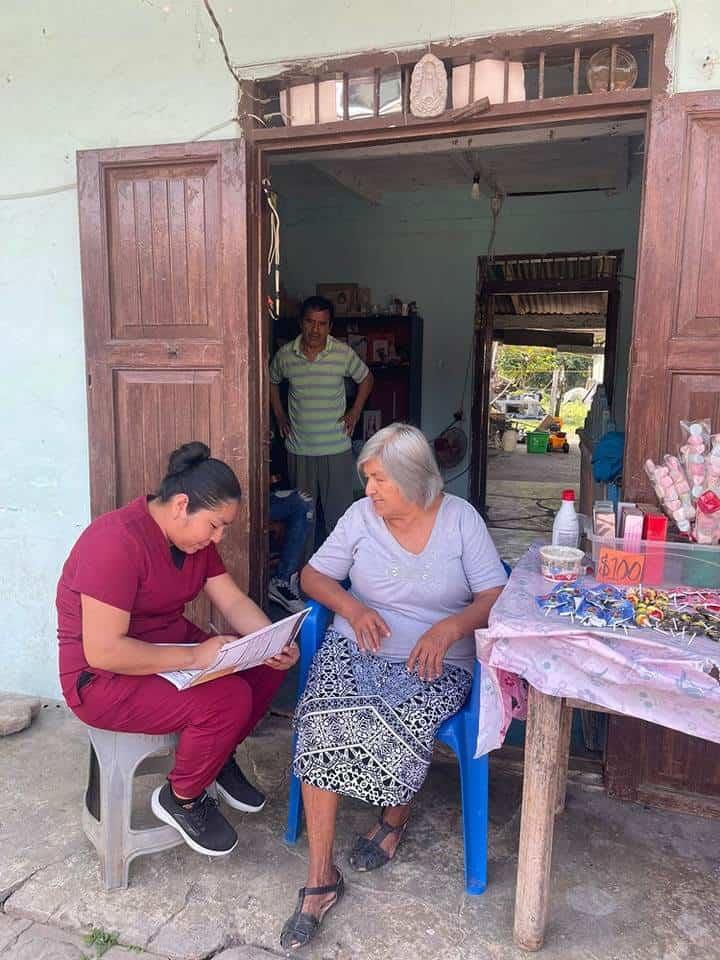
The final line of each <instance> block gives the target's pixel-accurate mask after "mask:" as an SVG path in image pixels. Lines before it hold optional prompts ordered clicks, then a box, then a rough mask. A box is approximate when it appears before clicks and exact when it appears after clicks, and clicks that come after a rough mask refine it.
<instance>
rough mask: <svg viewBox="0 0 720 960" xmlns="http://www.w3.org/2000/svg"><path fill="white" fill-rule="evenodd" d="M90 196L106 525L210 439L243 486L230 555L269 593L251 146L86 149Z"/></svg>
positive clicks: (97, 443)
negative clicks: (191, 445) (177, 456)
mask: <svg viewBox="0 0 720 960" xmlns="http://www.w3.org/2000/svg"><path fill="white" fill-rule="evenodd" d="M78 187H79V203H80V250H81V261H82V283H83V310H84V319H85V343H86V357H87V395H88V433H89V443H90V492H91V507H92V513H93V516H97V515H98V514H101V513H104V512H106V511H108V510H112V509H114V508H116V507H118V506H121V505H122V504H125V503H127V502H128V501H129V500H131V499H132V498H133V497H136V496H138V495H139V494H142V493H147V492H152V491H153V490H154V489H155V487H156V485H157V483H158V480H159V479H160V478H161V477H162V476H163V474H164V472H165V467H166V464H167V459H168V454H169V453H170V452H171V451H172V450H173V449H174V448H175V447H177V446H178V445H179V444H181V443H184V442H187V441H189V440H202V441H204V442H205V443H207V444H208V445H209V446H210V449H211V451H212V454H213V456H216V457H218V458H220V459H222V460H225V461H226V462H227V463H228V464H229V465H230V466H231V467H232V468H233V470H234V471H235V472H236V474H237V476H238V478H239V480H240V484H241V486H242V490H243V498H242V502H241V507H240V513H239V517H238V519H237V521H236V522H235V524H233V527H232V529H231V532H230V533H229V535H228V536H227V540H226V542H225V543H224V544H223V546H222V553H223V557H224V559H225V561H226V563H227V565H228V568H229V570H230V571H231V572H232V574H233V575H234V576H235V577H236V579H237V581H238V582H239V584H240V585H241V587H242V588H243V589H245V590H249V591H250V592H253V593H256V594H257V588H258V587H259V585H260V577H261V571H262V569H263V563H262V559H263V556H264V553H263V545H264V544H263V538H262V536H260V535H258V534H259V533H260V531H261V530H262V526H261V527H260V531H258V530H257V529H256V524H257V518H258V517H260V518H262V517H263V516H264V512H265V511H264V510H263V509H262V506H263V505H262V503H261V502H260V497H261V496H262V493H261V491H262V489H263V483H262V480H263V459H264V458H263V447H262V433H261V424H262V423H264V422H265V414H264V410H263V409H262V404H261V369H262V367H261V355H260V340H261V339H262V337H261V334H260V330H259V325H258V324H257V322H256V319H255V316H254V315H255V312H256V311H255V309H253V311H252V313H251V311H250V310H249V297H248V234H249V231H248V210H247V206H248V191H247V183H246V147H245V144H244V142H243V141H239V140H232V141H212V142H203V143H189V144H171V145H164V146H156V147H132V148H121V149H112V150H91V151H84V152H82V153H80V154H78ZM260 523H262V519H261V520H260ZM258 561H260V562H258ZM204 618H207V611H205V614H204ZM198 622H200V620H198ZM201 625H202V626H206V624H205V623H204V622H203V623H201Z"/></svg>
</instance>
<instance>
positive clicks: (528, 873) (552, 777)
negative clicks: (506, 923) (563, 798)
mask: <svg viewBox="0 0 720 960" xmlns="http://www.w3.org/2000/svg"><path fill="white" fill-rule="evenodd" d="M562 706H563V702H562V700H561V699H560V698H558V697H550V696H548V695H546V694H544V693H540V691H539V690H536V689H535V687H532V686H531V687H530V695H529V701H528V720H527V727H526V732H525V776H524V780H523V795H522V814H521V821H520V852H519V857H518V873H517V887H516V890H515V928H514V933H513V939H514V941H515V944H516V945H517V946H518V947H521V948H522V949H523V950H539V949H540V948H541V947H542V945H543V940H544V937H545V923H546V921H547V909H548V894H549V888H550V862H551V858H552V841H553V827H554V824H555V806H556V802H557V788H558V774H557V768H558V748H559V743H560V715H561V712H562Z"/></svg>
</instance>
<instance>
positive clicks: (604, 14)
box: [0, 0, 720, 696]
mask: <svg viewBox="0 0 720 960" xmlns="http://www.w3.org/2000/svg"><path fill="white" fill-rule="evenodd" d="M675 4H677V9H678V10H679V14H680V21H679V22H680V27H679V31H678V34H677V44H676V50H675V51H674V52H675V54H676V64H675V70H674V75H673V83H674V88H675V89H677V90H699V89H711V88H717V87H720V67H719V66H718V50H719V48H720V5H719V4H718V2H717V0H668V2H664V0H576V2H575V3H574V4H573V5H572V17H571V19H572V20H573V21H574V22H582V21H591V20H598V19H605V18H619V17H637V16H649V15H654V14H657V13H662V12H668V11H670V12H671V11H672V10H673V9H674V7H675ZM214 5H215V9H216V12H217V14H218V17H219V18H220V20H221V21H222V23H223V28H224V32H225V37H226V41H227V45H228V48H229V51H230V55H231V57H232V60H233V62H234V63H237V64H242V63H251V62H258V61H265V60H267V61H270V60H277V59H278V58H283V57H287V58H289V59H298V58H302V57H309V56H313V55H323V54H326V55H331V54H333V53H336V52H341V51H347V50H357V49H364V48H373V47H388V48H391V47H392V46H393V44H406V43H423V42H426V41H427V40H428V39H430V38H433V39H446V38H447V37H448V36H455V37H461V36H478V35H486V34H488V33H493V32H495V33H497V32H503V31H510V30H521V29H529V28H534V27H542V26H553V25H561V24H565V23H567V22H568V20H569V14H568V10H569V7H568V4H567V0H546V2H545V3H543V4H538V3H537V2H535V0H514V2H513V3H512V4H504V5H503V4H495V5H492V4H488V3H483V4H462V3H459V2H457V0H444V2H437V0H416V2H414V3H413V4H411V5H408V4H405V3H400V2H399V0H398V2H395V3H392V4H388V3H384V2H381V0H365V2H364V3H362V4H360V3H357V2H355V3H351V2H350V0H341V2H340V3H337V2H336V0H332V2H331V0H306V2H305V3H304V4H302V6H299V5H298V4H297V3H295V2H294V0H275V2H274V3H273V4H272V7H271V8H269V7H263V6H257V5H254V4H253V5H251V4H248V3H247V2H245V3H240V2H239V0H222V2H220V0H215V4H214ZM2 20H3V24H2V26H3V41H2V44H3V57H2V61H1V62H0V130H1V131H2V149H1V150H0V194H2V195H3V196H7V195H26V194H33V193H36V192H39V191H46V190H54V189H55V188H63V187H66V188H67V189H61V190H60V192H57V193H50V194H49V195H45V196H34V197H33V196H30V197H26V198H25V199H23V198H22V197H21V198H19V199H14V200H6V201H2V200H0V238H2V239H1V241H0V243H2V247H1V249H2V256H1V257H0V317H2V325H3V326H2V331H3V339H2V350H0V409H2V411H3V434H2V454H1V456H0V537H1V538H2V542H3V546H4V548H5V556H4V562H3V564H2V567H1V568H0V571H1V572H0V625H1V627H0V658H1V662H2V664H3V677H2V679H1V680H0V687H3V688H7V689H11V690H20V691H26V692H32V693H39V694H42V695H45V696H53V695H57V694H58V693H59V687H58V684H57V680H56V649H55V646H56V645H55V635H54V634H55V618H54V607H53V599H54V589H55V583H56V580H57V576H58V572H59V569H60V566H61V564H62V561H63V559H64V557H65V555H66V553H67V551H68V549H69V547H70V545H71V544H72V542H73V541H74V539H75V538H76V536H77V535H78V533H79V531H80V530H81V529H82V527H83V526H84V525H85V524H86V523H87V521H88V517H89V498H88V480H87V471H88V465H87V429H86V413H85V389H84V358H83V340H82V307H81V294H80V267H79V251H78V229H77V196H76V194H75V192H74V189H72V187H68V185H72V184H73V182H74V180H75V151H76V150H79V149H86V148H90V147H107V146H118V145H130V144H155V143H169V142H173V141H183V140H189V139H193V138H195V137H198V136H199V135H200V134H201V133H202V132H203V131H208V130H210V129H211V128H216V129H215V130H214V131H213V133H212V134H211V135H212V136H215V137H222V136H226V137H229V136H234V135H235V134H236V132H237V128H236V127H235V126H234V125H233V124H231V123H230V124H227V125H224V126H223V124H224V123H225V121H227V120H228V118H230V117H232V115H233V113H234V99H235V90H234V83H233V81H232V79H231V77H230V75H229V73H228V72H227V70H226V67H225V65H224V63H223V60H222V56H221V52H220V49H219V46H218V44H217V41H216V38H215V33H214V30H213V28H212V25H211V24H210V22H209V20H208V19H207V16H206V14H205V11H204V8H203V5H202V3H201V2H200V0H182V2H176V0H165V2H163V0H114V2H113V3H103V4H98V3H96V2H93V0H73V2H71V3H57V2H54V0H5V2H4V3H3V14H2ZM244 72H247V71H244Z"/></svg>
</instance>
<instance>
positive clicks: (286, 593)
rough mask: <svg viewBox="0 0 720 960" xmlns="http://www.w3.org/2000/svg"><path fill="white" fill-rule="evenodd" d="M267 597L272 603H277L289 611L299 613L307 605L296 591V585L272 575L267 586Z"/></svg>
mask: <svg viewBox="0 0 720 960" xmlns="http://www.w3.org/2000/svg"><path fill="white" fill-rule="evenodd" d="M268 597H269V598H270V599H271V600H272V601H273V603H279V604H280V606H281V607H285V609H286V610H287V611H289V612H290V613H300V611H301V610H304V609H305V607H306V606H307V603H305V601H304V600H303V599H302V597H301V596H300V594H299V593H298V591H297V587H295V586H293V584H292V583H288V581H287V580H279V579H278V578H277V577H273V578H272V580H271V581H270V584H269V586H268Z"/></svg>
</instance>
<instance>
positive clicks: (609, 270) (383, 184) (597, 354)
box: [269, 118, 644, 562]
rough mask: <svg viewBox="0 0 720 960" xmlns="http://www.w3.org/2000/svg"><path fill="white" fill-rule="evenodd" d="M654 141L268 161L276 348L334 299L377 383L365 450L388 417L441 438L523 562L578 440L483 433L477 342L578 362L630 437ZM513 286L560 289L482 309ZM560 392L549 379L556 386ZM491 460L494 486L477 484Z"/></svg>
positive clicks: (509, 134)
mask: <svg viewBox="0 0 720 960" xmlns="http://www.w3.org/2000/svg"><path fill="white" fill-rule="evenodd" d="M643 143H644V119H641V118H635V119H633V118H630V119H628V118H625V119H621V120H617V121H608V120H601V121H600V120H596V121H584V122H582V123H574V124H556V125H552V126H548V125H542V126H528V127H527V128H522V129H514V130H506V131H498V132H487V133H482V134H478V135H475V136H471V137H470V136H463V137H452V138H450V137H438V138H433V139H426V140H414V141H412V140H411V141H408V142H398V143H392V144H383V145H379V146H347V147H344V148H342V149H333V150H324V151H301V152H298V151H295V152H288V153H280V154H276V155H274V157H273V159H272V162H271V165H270V171H269V172H270V179H271V183H272V190H273V191H274V192H275V193H276V194H277V197H278V210H279V219H280V227H279V248H280V283H281V296H280V303H279V314H280V316H279V318H278V320H277V321H276V323H275V325H274V338H273V346H274V347H277V346H279V345H280V344H281V343H282V342H285V341H287V340H288V339H289V338H290V337H293V336H295V335H296V334H297V331H298V326H297V315H298V310H299V305H300V303H301V302H302V300H303V299H304V298H305V297H307V296H310V295H315V294H322V295H325V296H327V297H329V298H330V299H331V300H332V301H333V303H334V304H335V312H336V321H335V326H334V330H333V333H334V335H335V336H339V337H342V338H347V339H348V342H349V343H350V345H351V346H355V348H356V349H357V350H358V352H360V354H361V356H362V357H363V359H366V360H367V362H368V364H369V365H370V367H371V369H372V370H373V373H374V376H375V388H374V390H373V393H372V394H371V396H370V398H369V400H368V402H367V404H366V408H365V410H366V416H365V417H364V418H363V419H362V420H361V421H360V423H359V424H358V427H357V429H356V432H355V435H354V438H353V440H354V444H353V446H354V448H355V449H356V451H357V450H359V448H360V447H361V446H362V442H363V439H367V436H368V435H369V433H371V432H372V431H374V430H376V429H378V428H379V427H380V426H384V425H386V424H387V423H389V422H391V421H392V420H393V419H409V420H411V421H412V422H415V423H417V424H419V425H420V426H421V428H422V429H423V431H424V432H425V433H426V435H427V436H428V438H429V439H431V440H432V441H436V444H435V447H436V452H437V454H438V459H439V460H440V462H441V465H442V467H443V472H444V475H445V479H446V488H447V489H448V490H449V491H450V492H452V493H455V494H458V495H460V496H463V497H470V498H471V499H473V501H474V502H475V503H476V506H478V507H479V508H480V509H481V510H483V511H485V513H486V517H487V520H488V523H489V525H490V527H491V529H492V528H493V526H494V524H497V526H496V527H495V529H493V530H492V532H493V536H494V538H495V540H496V542H497V543H498V546H499V548H500V551H501V553H502V554H503V556H504V557H505V558H506V559H508V560H510V561H511V562H512V560H513V559H514V557H515V556H516V555H519V554H520V553H522V552H523V550H524V548H525V545H526V543H527V542H528V540H529V539H532V538H533V537H534V536H537V535H538V531H540V532H543V531H544V530H545V529H547V518H548V517H549V516H550V513H549V511H551V510H552V509H553V508H554V507H556V506H557V498H559V496H560V490H561V489H562V487H563V486H568V485H569V486H574V487H576V488H578V487H579V484H580V459H581V457H580V451H579V445H578V440H577V438H576V437H575V436H574V433H573V434H570V435H569V442H568V447H569V451H568V453H567V454H565V453H563V452H560V453H559V454H555V453H554V452H548V453H547V455H545V456H530V455H529V454H528V452H527V450H528V448H527V444H526V443H523V442H522V441H523V440H524V439H525V436H524V433H525V431H524V430H522V429H521V430H520V431H519V433H520V435H519V437H518V439H519V440H520V442H519V443H518V444H516V445H515V446H514V448H513V450H512V451H507V450H504V449H503V445H502V443H501V442H498V438H497V437H495V438H493V430H494V425H493V422H492V420H493V418H492V417H491V416H489V415H488V413H485V415H484V416H483V417H482V423H480V424H479V425H478V424H477V423H476V424H475V425H473V420H474V419H475V418H474V417H473V409H474V408H475V412H476V413H477V403H478V398H479V396H480V395H481V394H482V392H483V390H484V389H488V390H489V392H490V397H489V399H490V400H492V399H493V390H494V389H496V385H495V384H493V383H489V384H487V386H484V378H485V377H486V371H484V369H482V368H481V367H479V365H478V364H479V361H478V357H479V352H478V350H477V336H476V330H477V331H481V329H482V327H483V325H484V324H486V323H488V322H490V323H492V325H493V334H492V340H493V341H494V343H495V347H494V348H493V351H492V357H497V355H498V351H499V350H501V349H502V347H501V346H500V345H501V344H506V345H510V344H512V345H515V346H518V345H519V346H521V347H522V346H523V345H529V346H534V347H537V346H543V347H544V348H546V350H547V352H548V353H549V354H551V355H554V354H555V352H556V350H557V349H558V348H559V349H560V350H563V351H564V350H567V351H571V352H572V354H574V355H581V354H582V355H584V356H585V357H586V359H587V362H588V373H590V372H594V373H595V376H596V377H597V378H599V379H600V380H602V381H604V383H605V384H607V385H608V386H609V387H610V389H609V390H608V393H607V396H608V401H609V409H608V410H607V411H606V413H605V416H604V423H607V422H608V420H609V418H612V419H613V420H614V421H615V422H616V423H617V426H618V429H620V430H622V427H623V421H624V413H625V396H626V389H627V370H628V359H629V347H630V341H631V335H632V307H633V277H634V265H635V259H636V249H637V229H638V219H639V211H640V194H641V178H642V164H643ZM558 251H560V252H562V253H558ZM580 254H582V256H581V255H580ZM606 274H607V275H608V276H612V277H613V278H615V279H616V280H617V281H618V291H619V293H618V296H617V298H616V303H615V304H614V306H615V309H616V314H617V317H616V322H614V324H613V331H612V337H606V330H605V328H606V322H607V318H608V316H609V311H608V307H609V304H608V295H607V292H603V291H602V289H601V290H600V291H599V292H595V291H593V290H592V289H589V287H592V284H589V283H588V281H589V280H590V279H591V278H593V277H598V278H600V279H602V278H603V277H605V275H606ZM513 277H514V278H516V279H517V278H520V279H524V280H526V281H534V280H547V279H555V280H557V281H558V283H559V284H560V286H559V290H560V292H559V293H553V294H551V295H545V296H544V297H542V296H534V297H533V296H531V295H527V294H526V295H522V296H515V295H509V296H500V295H498V296H493V297H491V298H488V297H485V298H483V296H482V295H480V296H478V294H482V285H483V282H484V280H486V279H488V278H489V279H493V280H495V281H498V280H499V279H503V278H505V279H512V278H513ZM271 279H272V278H271ZM578 279H579V280H581V281H582V282H581V283H579V284H577V286H578V287H579V289H576V290H574V288H573V281H575V280H578ZM563 281H565V285H564V286H563ZM271 285H272V284H271ZM524 289H525V290H526V291H527V290H530V291H532V284H531V285H530V287H527V285H526V287H525V288H524ZM490 301H492V307H491V308H489V307H488V304H489V303H490ZM611 306H612V305H611ZM478 335H480V334H478ZM610 341H611V342H610ZM572 354H571V353H568V354H567V355H568V356H571V355H572ZM558 355H559V354H558ZM485 362H490V363H492V359H491V358H490V359H489V360H488V361H485ZM550 362H551V365H552V363H553V362H554V361H552V360H551V361H550ZM548 369H549V368H548ZM490 372H491V371H489V372H488V375H489V373H490ZM586 379H587V378H586ZM552 380H553V374H552V371H551V372H550V374H549V377H548V384H547V386H548V389H550V388H551V387H552V386H553V385H552V383H550V381H552ZM555 386H556V388H557V387H558V386H562V384H556V385H555ZM556 392H557V391H556ZM604 393H605V391H604V388H603V390H600V391H599V394H601V395H604ZM582 394H583V396H585V395H586V394H587V391H582ZM592 394H593V391H590V394H589V396H587V397H586V399H587V403H588V405H589V403H590V399H591V397H592ZM505 398H506V399H507V392H506V394H505ZM547 399H548V398H547V397H546V398H545V406H546V407H547ZM600 399H601V398H600V397H598V402H599V400H600ZM486 410H487V406H486ZM541 412H542V414H543V416H545V414H546V413H547V412H548V411H547V410H546V409H545V408H542V411H541ZM512 419H513V418H512V417H508V425H510V426H512V425H513V424H512ZM541 420H542V417H538V418H537V422H536V426H537V424H538V423H540V421H541ZM515 425H516V426H517V424H515ZM524 426H525V427H526V428H527V430H528V431H530V430H533V429H534V427H533V424H532V421H530V422H528V423H525V424H524ZM483 433H484V434H485V436H486V437H487V438H488V439H487V447H486V449H487V455H486V456H485V455H479V454H480V452H481V451H484V450H485V448H483V446H482V443H481V440H482V435H483ZM473 448H474V449H475V450H476V456H475V457H474V458H473V457H471V450H472V449H473ZM526 458H527V459H526ZM486 464H487V490H486V491H485V490H484V489H482V488H483V486H484V481H483V483H480V484H478V477H477V475H476V474H477V473H478V472H482V471H484V470H485V466H486ZM474 474H475V476H474ZM538 484H539V485H540V487H538V488H537V490H536V489H535V486H534V485H538ZM478 490H480V494H479V495H478ZM356 492H357V494H358V495H359V494H360V492H361V489H360V484H359V481H358V485H357V491H356ZM537 500H542V504H541V505H538V504H536V501H537ZM517 529H519V530H520V535H519V538H518V535H517V534H516V532H515V531H516V530H517Z"/></svg>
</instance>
